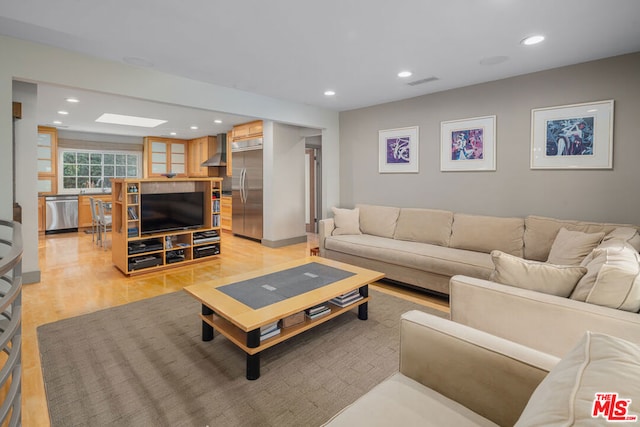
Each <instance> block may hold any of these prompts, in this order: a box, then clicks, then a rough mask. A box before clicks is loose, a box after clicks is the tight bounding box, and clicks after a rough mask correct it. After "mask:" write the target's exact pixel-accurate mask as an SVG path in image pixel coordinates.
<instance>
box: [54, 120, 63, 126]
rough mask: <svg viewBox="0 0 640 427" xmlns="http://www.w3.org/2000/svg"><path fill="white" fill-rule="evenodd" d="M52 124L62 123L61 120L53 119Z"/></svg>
mask: <svg viewBox="0 0 640 427" xmlns="http://www.w3.org/2000/svg"><path fill="white" fill-rule="evenodd" d="M53 124H54V125H61V124H62V122H61V121H60V120H54V121H53Z"/></svg>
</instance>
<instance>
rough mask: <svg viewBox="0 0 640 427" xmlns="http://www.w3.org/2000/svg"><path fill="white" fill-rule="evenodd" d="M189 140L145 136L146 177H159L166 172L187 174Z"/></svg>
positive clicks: (179, 174)
mask: <svg viewBox="0 0 640 427" xmlns="http://www.w3.org/2000/svg"><path fill="white" fill-rule="evenodd" d="M187 145H188V142H187V141H185V140H182V139H172V138H158V137H155V136H153V137H152V136H148V137H145V138H144V168H143V169H144V177H145V178H150V177H159V176H162V175H163V174H166V173H175V174H176V176H180V177H186V176H187V151H188V148H187Z"/></svg>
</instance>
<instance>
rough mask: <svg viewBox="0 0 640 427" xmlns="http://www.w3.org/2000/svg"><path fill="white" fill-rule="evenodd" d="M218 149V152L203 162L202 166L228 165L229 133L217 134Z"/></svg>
mask: <svg viewBox="0 0 640 427" xmlns="http://www.w3.org/2000/svg"><path fill="white" fill-rule="evenodd" d="M216 142H217V144H216V145H217V146H218V149H217V150H216V153H215V154H214V155H212V156H211V157H209V158H208V159H207V161H205V162H202V164H201V165H200V166H202V167H205V166H227V134H226V133H220V134H218V135H217V136H216Z"/></svg>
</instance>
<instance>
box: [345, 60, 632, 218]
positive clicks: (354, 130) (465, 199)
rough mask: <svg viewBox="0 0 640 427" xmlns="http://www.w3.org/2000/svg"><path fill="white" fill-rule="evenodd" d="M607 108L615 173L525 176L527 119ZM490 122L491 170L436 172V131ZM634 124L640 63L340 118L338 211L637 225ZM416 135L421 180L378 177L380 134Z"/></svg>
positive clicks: (515, 81)
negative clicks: (414, 130) (360, 208)
mask: <svg viewBox="0 0 640 427" xmlns="http://www.w3.org/2000/svg"><path fill="white" fill-rule="evenodd" d="M498 66H499V65H498ZM445 78H446V76H445ZM608 99H613V100H614V101H615V104H614V142H613V169H610V170H532V169H530V167H529V164H530V149H531V109H533V108H540V107H549V106H559V105H566V104H576V103H582V102H590V101H600V100H608ZM487 115H496V116H497V129H496V135H497V136H496V141H497V142H496V152H497V155H496V156H497V160H496V166H497V170H496V171H495V172H440V122H441V121H446V120H454V119H464V118H471V117H479V116H487ZM639 124H640V53H634V54H630V55H624V56H618V57H614V58H608V59H604V60H600V61H594V62H589V63H585V64H579V65H574V66H569V67H563V68H558V69H554V70H549V71H543V72H538V73H533V74H528V75H523V76H519V77H514V78H510V79H504V80H498V81H495V82H490V83H485V84H480V85H474V86H469V87H465V88H461V89H455V90H450V91H446V92H440V93H435V94H430V95H425V96H421V97H416V98H412V99H409V100H404V101H398V102H392V103H388V104H382V105H377V106H374V107H369V108H363V109H358V110H352V111H346V112H342V113H340V157H341V162H340V202H341V205H342V206H343V207H350V206H353V205H354V204H356V203H371V204H381V205H388V206H401V207H402V206H405V207H428V208H439V209H448V210H453V211H457V212H466V213H475V214H488V215H500V216H526V215H529V214H536V215H544V216H551V217H556V218H565V219H583V220H594V221H608V222H623V223H633V224H640V186H639V185H638V184H640V167H639V164H640V138H639V137H638V133H639V130H640V127H639ZM416 125H417V126H419V127H420V150H419V154H420V159H419V165H420V172H419V173H418V174H379V173H378V130H381V129H393V128H399V127H405V126H416Z"/></svg>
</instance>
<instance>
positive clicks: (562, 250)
mask: <svg viewBox="0 0 640 427" xmlns="http://www.w3.org/2000/svg"><path fill="white" fill-rule="evenodd" d="M603 237H604V232H602V233H591V234H589V233H583V232H582V231H569V230H567V229H566V228H564V227H562V228H561V229H560V231H558V234H557V235H556V238H555V240H554V241H553V244H552V245H551V250H550V251H549V258H547V262H548V263H551V264H558V265H580V263H581V262H582V260H583V259H584V258H585V257H586V256H587V255H589V253H590V252H591V251H592V250H593V249H594V248H595V247H596V246H598V244H599V243H600V242H601V241H602V238H603Z"/></svg>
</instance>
